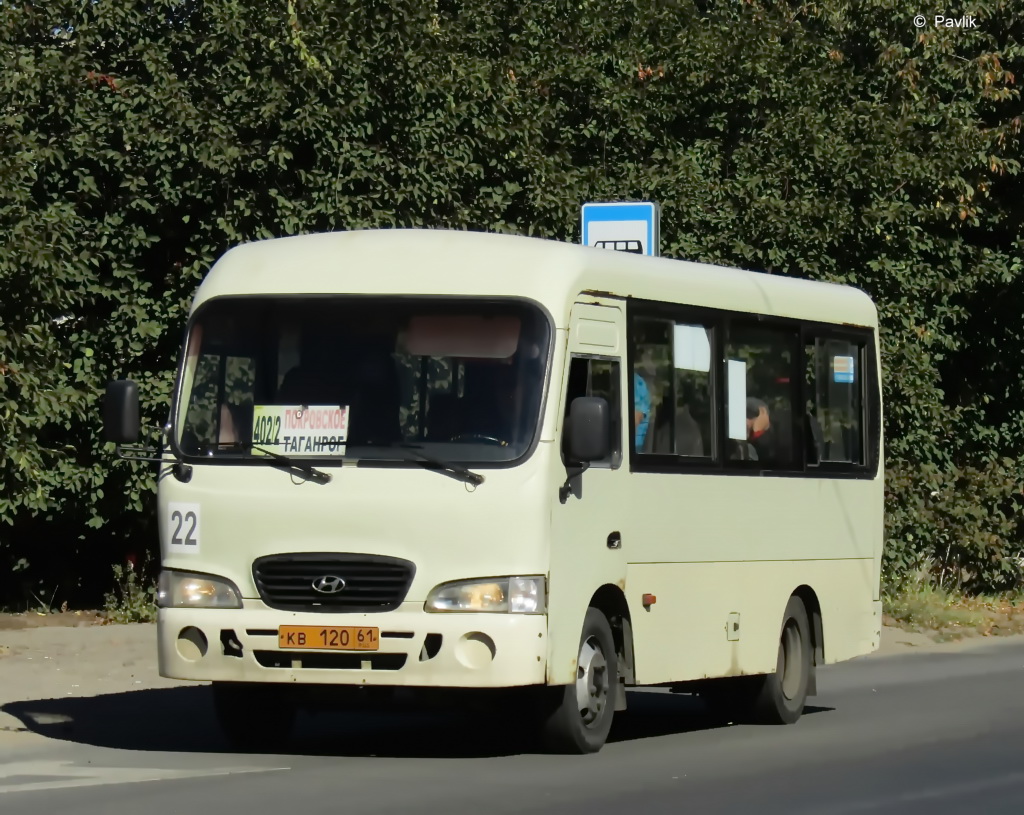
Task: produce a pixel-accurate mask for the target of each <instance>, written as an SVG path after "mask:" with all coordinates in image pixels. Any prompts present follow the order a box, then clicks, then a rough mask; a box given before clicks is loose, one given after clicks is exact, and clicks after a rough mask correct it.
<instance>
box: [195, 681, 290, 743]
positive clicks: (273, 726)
mask: <svg viewBox="0 0 1024 815" xmlns="http://www.w3.org/2000/svg"><path fill="white" fill-rule="evenodd" d="M287 690H290V688H280V687H277V686H275V685H265V684H259V683H255V682H214V683H213V710H214V714H215V715H216V717H217V722H218V724H220V727H221V730H222V731H223V732H224V736H225V738H226V739H227V741H228V744H230V745H231V748H232V749H233V750H236V751H238V752H245V753H252V752H259V753H262V752H270V751H273V750H276V749H280V748H281V747H283V746H284V745H285V743H286V742H287V741H288V736H289V735H290V734H291V731H292V726H293V724H294V723H295V714H296V705H295V700H294V699H293V698H292V697H291V696H290V695H289V694H288V693H287V692H286V691H287Z"/></svg>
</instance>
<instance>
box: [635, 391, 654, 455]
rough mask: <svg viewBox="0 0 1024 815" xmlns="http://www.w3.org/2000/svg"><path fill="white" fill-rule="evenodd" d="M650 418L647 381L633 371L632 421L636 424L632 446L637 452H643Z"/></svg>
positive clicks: (649, 397)
mask: <svg viewBox="0 0 1024 815" xmlns="http://www.w3.org/2000/svg"><path fill="white" fill-rule="evenodd" d="M650 420H651V391H650V389H649V388H648V387H647V382H645V381H644V378H643V377H642V376H640V374H638V373H636V372H635V371H634V373H633V423H634V425H635V426H636V437H635V439H634V446H635V449H636V451H637V452H638V453H640V452H643V449H644V441H645V440H646V438H647V427H648V425H649V424H650Z"/></svg>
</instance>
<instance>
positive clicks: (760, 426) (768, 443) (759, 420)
mask: <svg viewBox="0 0 1024 815" xmlns="http://www.w3.org/2000/svg"><path fill="white" fill-rule="evenodd" d="M747 441H748V442H749V443H750V445H751V446H752V447H753V448H754V452H755V453H756V454H757V455H756V459H757V460H758V461H772V460H773V459H774V458H775V453H776V450H775V447H776V438H775V431H774V430H773V428H772V422H771V415H770V414H769V412H768V405H767V404H765V402H764V401H763V400H761V399H757V398H756V397H753V396H750V397H748V398H747ZM752 458H754V457H753V456H752Z"/></svg>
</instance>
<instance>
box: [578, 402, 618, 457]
mask: <svg viewBox="0 0 1024 815" xmlns="http://www.w3.org/2000/svg"><path fill="white" fill-rule="evenodd" d="M611 427H612V417H611V408H610V407H609V406H608V402H607V400H605V399H603V398H602V397H600V396H577V397H576V398H575V399H573V400H572V404H571V405H570V406H569V449H568V454H569V455H568V457H569V458H570V459H571V460H572V461H575V462H579V463H580V464H590V463H591V462H594V461H601V460H602V459H605V458H608V455H609V454H610V453H611Z"/></svg>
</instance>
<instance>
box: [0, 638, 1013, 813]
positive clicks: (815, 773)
mask: <svg viewBox="0 0 1024 815" xmlns="http://www.w3.org/2000/svg"><path fill="white" fill-rule="evenodd" d="M1022 680H1024V644H1022V643H1021V642H1020V640H1015V641H1010V642H1002V643H999V642H995V643H992V642H989V643H986V644H984V645H980V646H977V647H970V648H967V649H963V650H944V651H932V652H927V653H911V654H908V655H905V656H904V655H900V656H887V657H873V658H868V659H863V660H858V661H855V662H852V663H847V664H844V665H837V666H831V667H829V668H827V669H825V670H823V671H822V672H821V673H820V674H819V683H818V687H819V696H817V697H816V698H815V699H813V700H812V702H813V707H811V708H810V709H809V710H808V712H807V714H805V716H804V718H803V719H802V720H801V721H800V722H799V723H798V724H796V725H795V726H791V727H756V726H730V725H727V724H723V723H721V722H715V721H713V720H711V719H710V718H709V717H708V716H707V715H706V714H705V713H704V712H703V707H702V705H701V704H700V703H699V702H698V701H696V700H694V699H691V698H689V697H686V696H678V695H670V694H668V693H664V692H649V691H637V692H633V693H631V695H630V702H629V704H630V708H631V709H630V711H629V712H628V713H627V714H625V715H620V717H619V719H618V721H617V723H616V727H615V729H614V730H613V735H612V741H611V742H610V743H609V744H608V745H607V746H606V747H605V749H604V750H603V751H602V752H601V753H599V754H597V755H592V756H546V755H538V754H530V753H519V752H514V751H512V750H511V749H510V747H509V746H508V745H509V740H508V739H507V738H506V734H507V733H509V732H510V730H511V728H512V727H514V722H501V721H499V720H497V719H495V718H493V717H491V718H484V717H480V716H476V717H469V718H464V717H458V716H453V715H450V714H441V713H437V712H416V713H403V714H401V715H394V714H388V715H384V714H364V713H358V714H349V715H345V714H337V713H336V714H331V715H325V716H320V717H316V718H314V717H311V716H304V717H303V718H301V719H300V723H299V727H298V729H297V731H296V733H295V736H294V738H293V740H292V742H291V745H290V748H289V751H288V752H287V753H284V754H280V755H238V754H233V753H230V752H227V748H226V747H225V746H224V744H223V742H222V740H221V738H220V736H219V734H218V732H217V730H216V728H215V727H214V725H213V724H212V722H211V719H210V716H211V712H210V707H209V701H208V698H207V692H206V689H205V688H201V687H199V688H191V687H190V688H167V689H159V690H146V691H136V692H133V693H121V694H110V695H106V696H98V697H93V698H78V699H64V700H61V699H58V700H49V701H45V702H24V703H11V704H9V705H7V706H5V707H4V711H5V712H6V713H9V714H12V715H14V716H15V717H16V718H17V719H19V720H21V721H22V722H24V723H25V724H26V725H27V726H28V728H29V731H27V732H7V733H0V812H3V813H4V815H39V813H41V812H46V813H48V812H63V813H75V815H119V814H120V813H126V814H127V813H132V815H137V813H139V812H145V813H146V814H147V815H180V813H182V812H188V813H198V814H199V815H205V813H246V814H247V815H250V814H251V815H263V814H264V813H266V815H271V813H273V815H298V814H299V813H301V815H317V814H318V813H325V814H326V813H344V815H356V814H358V815H362V813H413V812H426V813H439V814H443V815H457V814H458V813H473V814H474V815H499V814H500V813H517V815H518V814H519V813H535V812H536V813H542V812H550V813H556V812H557V813H584V812H585V813H591V814H594V813H642V814H643V815H658V814H659V813H673V815H677V813H681V812H688V813H744V815H746V813H759V814H760V813H787V814H789V813H829V815H846V814H847V813H901V814H902V813H929V815H936V813H944V812H949V813H957V815H962V813H965V812H967V813H972V814H973V813H1004V812H1005V813H1021V812H1024V749H1022V746H1021V744H1022V741H1021V735H1022V734H1024V681H1022ZM0 682H2V677H0Z"/></svg>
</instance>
